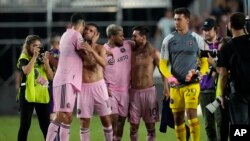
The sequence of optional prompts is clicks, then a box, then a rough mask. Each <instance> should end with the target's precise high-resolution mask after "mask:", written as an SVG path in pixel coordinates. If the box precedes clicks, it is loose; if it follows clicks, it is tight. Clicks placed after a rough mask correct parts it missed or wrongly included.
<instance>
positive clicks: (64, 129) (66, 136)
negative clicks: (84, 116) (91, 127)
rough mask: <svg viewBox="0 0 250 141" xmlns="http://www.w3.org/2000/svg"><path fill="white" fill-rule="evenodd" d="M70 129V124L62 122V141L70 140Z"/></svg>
mask: <svg viewBox="0 0 250 141" xmlns="http://www.w3.org/2000/svg"><path fill="white" fill-rule="evenodd" d="M69 129H70V125H67V124H61V127H60V141H68V140H69V134H70V133H69Z"/></svg>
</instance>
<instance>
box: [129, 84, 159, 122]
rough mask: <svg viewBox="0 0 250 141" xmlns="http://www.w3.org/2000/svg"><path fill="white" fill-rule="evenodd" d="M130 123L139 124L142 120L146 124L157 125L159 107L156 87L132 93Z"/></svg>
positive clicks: (134, 90) (133, 90)
mask: <svg viewBox="0 0 250 141" xmlns="http://www.w3.org/2000/svg"><path fill="white" fill-rule="evenodd" d="M129 99H130V104H129V108H130V109H129V121H130V122H131V123H134V124H139V123H140V119H141V117H142V119H143V120H144V122H145V123H155V122H157V121H159V107H158V101H157V96H156V89H155V87H154V86H153V87H151V88H147V89H142V90H136V89H132V90H131V92H130V97H129Z"/></svg>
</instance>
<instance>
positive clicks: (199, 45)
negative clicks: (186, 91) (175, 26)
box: [161, 31, 205, 83]
mask: <svg viewBox="0 0 250 141" xmlns="http://www.w3.org/2000/svg"><path fill="white" fill-rule="evenodd" d="M204 47H205V43H204V40H203V38H202V37H201V36H200V35H198V34H197V33H195V32H192V31H188V32H187V33H186V34H184V35H180V34H178V33H177V32H173V33H171V34H169V35H168V36H166V37H165V39H164V40H163V43H162V47H161V58H162V59H165V60H168V61H170V65H171V73H172V75H173V76H174V77H175V78H176V79H177V80H178V81H179V82H181V83H184V82H185V77H186V75H187V73H188V71H189V70H191V69H197V67H198V62H197V60H198V57H199V54H200V50H204Z"/></svg>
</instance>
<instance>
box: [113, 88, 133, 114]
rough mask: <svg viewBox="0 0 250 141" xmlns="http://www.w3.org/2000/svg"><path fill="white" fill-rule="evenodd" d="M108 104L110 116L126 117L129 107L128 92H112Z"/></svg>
mask: <svg viewBox="0 0 250 141" xmlns="http://www.w3.org/2000/svg"><path fill="white" fill-rule="evenodd" d="M110 102H111V107H112V114H119V115H120V116H122V117H127V115H128V105H129V94H128V92H112V97H110Z"/></svg>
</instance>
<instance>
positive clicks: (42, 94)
mask: <svg viewBox="0 0 250 141" xmlns="http://www.w3.org/2000/svg"><path fill="white" fill-rule="evenodd" d="M21 59H26V60H30V59H31V57H30V56H28V55H27V54H25V53H22V54H21V55H20V57H19V59H18V62H17V67H20V60H21ZM19 69H21V68H19ZM35 71H36V73H37V74H36V75H35ZM35 77H38V78H39V77H42V78H43V79H44V80H46V81H48V78H47V75H46V72H45V70H44V69H43V67H42V65H38V64H37V62H36V63H35V67H34V68H32V70H31V72H30V73H29V74H28V75H26V82H25V83H26V84H25V85H26V89H25V98H26V100H27V101H28V102H34V103H49V100H50V96H49V90H48V87H47V86H46V87H44V86H43V85H42V84H40V83H39V82H38V79H37V78H35Z"/></svg>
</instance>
